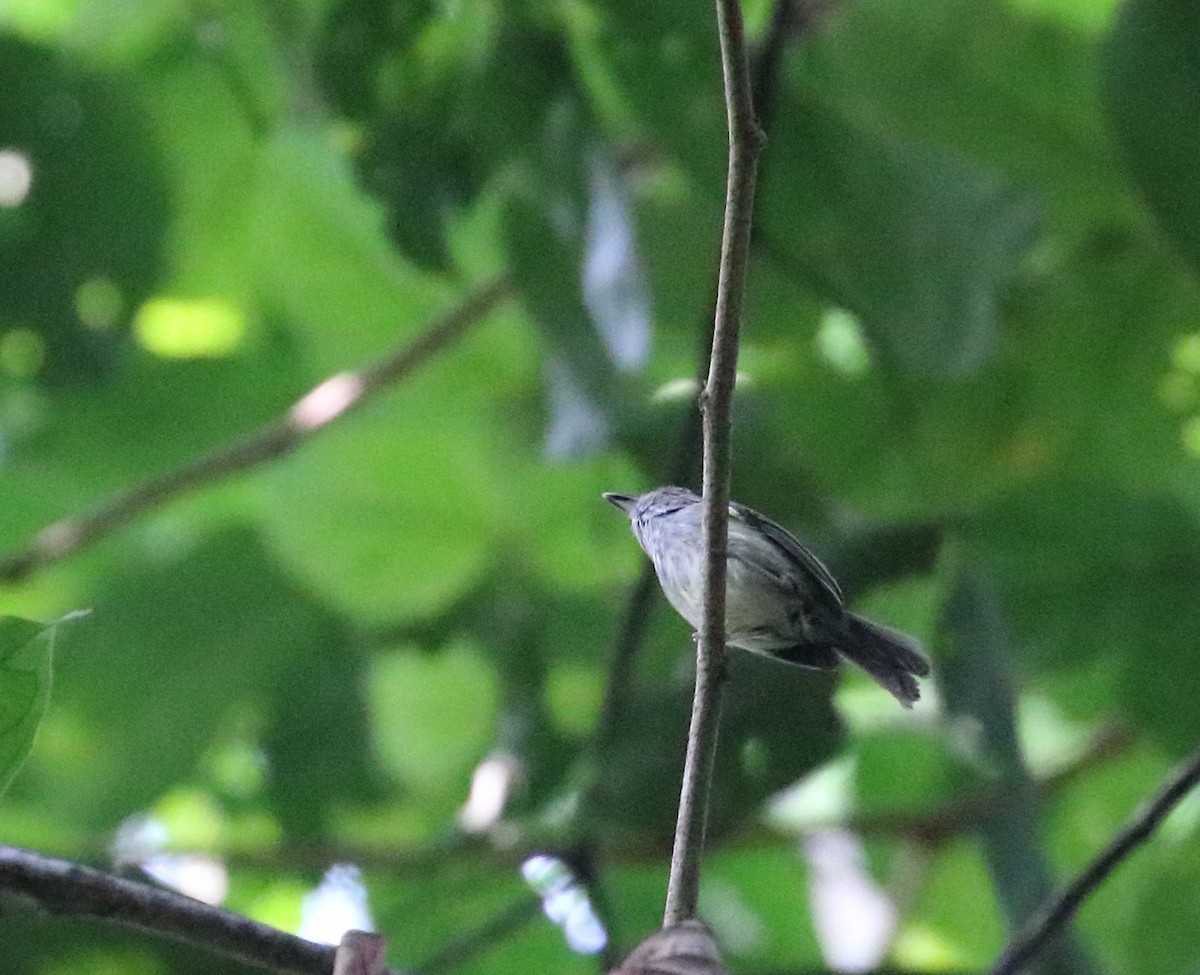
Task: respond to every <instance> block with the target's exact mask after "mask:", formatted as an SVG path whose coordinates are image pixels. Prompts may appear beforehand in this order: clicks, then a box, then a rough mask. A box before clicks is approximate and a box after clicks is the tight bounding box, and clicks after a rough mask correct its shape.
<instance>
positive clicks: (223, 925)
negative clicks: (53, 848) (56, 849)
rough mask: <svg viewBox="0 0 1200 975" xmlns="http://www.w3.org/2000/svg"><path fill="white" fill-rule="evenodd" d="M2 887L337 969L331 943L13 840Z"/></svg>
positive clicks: (74, 909)
mask: <svg viewBox="0 0 1200 975" xmlns="http://www.w3.org/2000/svg"><path fill="white" fill-rule="evenodd" d="M0 889H3V890H10V891H12V892H14V893H17V894H20V895H22V896H25V897H28V898H31V899H32V900H33V901H35V902H36V903H37V904H39V905H40V906H41V907H43V908H45V909H46V910H48V911H52V912H54V913H56V914H64V915H68V916H72V917H84V918H95V919H97V920H101V921H106V922H109V923H111V924H118V925H121V926H123V927H127V928H134V929H136V930H139V931H147V932H149V933H151V934H156V935H160V936H161V937H164V938H169V939H170V940H172V941H180V942H183V943H185V944H190V945H194V946H196V947H197V948H202V949H203V950H205V951H212V952H215V953H217V954H220V955H224V956H225V957H227V958H235V959H237V960H238V961H242V962H247V963H249V964H251V965H258V966H259V967H261V968H266V969H270V970H272V971H277V972H298V973H301V975H329V973H330V972H332V971H333V961H334V954H335V949H334V947H333V946H332V945H319V944H314V943H313V942H311V941H305V940H304V939H303V938H298V937H296V936H295V935H291V934H287V933H286V932H284V931H280V930H278V929H277V928H272V927H269V926H268V925H266V924H260V923H259V922H257V921H252V920H250V919H249V918H247V917H243V916H242V915H240V914H234V913H233V912H232V911H226V910H224V909H223V908H220V907H212V906H211V905H209V904H204V903H201V902H200V901H197V900H193V899H192V898H190V897H185V896H184V895H183V894H177V893H175V892H174V891H170V890H162V889H161V888H158V887H151V886H150V885H148V884H141V883H137V882H136V881H133V880H126V879H125V878H124V877H117V876H114V875H113V874H108V873H105V872H104V871H102V870H95V869H92V868H91V867H84V866H80V865H79V864H76V863H70V862H68V861H66V860H56V859H53V858H51V857H47V856H42V855H41V854H38V853H31V852H29V851H28V850H20V849H17V848H16V847H12V846H0ZM390 975H398V973H394V972H393V973H390Z"/></svg>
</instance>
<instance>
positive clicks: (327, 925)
mask: <svg viewBox="0 0 1200 975" xmlns="http://www.w3.org/2000/svg"><path fill="white" fill-rule="evenodd" d="M352 930H353V931H374V930H375V921H374V920H373V919H372V917H371V908H370V905H369V904H368V899H367V885H366V884H365V883H364V882H363V877H362V871H360V870H359V869H358V867H356V866H354V865H353V864H350V863H338V864H334V865H333V866H332V867H330V868H329V869H328V870H327V871H325V876H324V877H322V878H321V883H320V884H318V885H317V888H316V889H315V890H313V891H312V892H311V893H309V894H307V895H305V897H304V901H303V902H302V903H301V905H300V930H299V931H297V932H296V933H297V934H298V935H299V936H300V937H301V938H306V939H307V940H309V941H315V942H317V943H318V944H327V945H335V944H337V943H338V942H340V941H341V940H342V935H344V934H345V933H346V932H347V931H352Z"/></svg>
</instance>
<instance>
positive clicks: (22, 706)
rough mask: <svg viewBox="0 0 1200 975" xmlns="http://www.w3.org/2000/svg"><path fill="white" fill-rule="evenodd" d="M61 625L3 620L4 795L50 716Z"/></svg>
mask: <svg viewBox="0 0 1200 975" xmlns="http://www.w3.org/2000/svg"><path fill="white" fill-rule="evenodd" d="M57 625H58V624H57V623H51V624H49V625H44V624H42V623H34V622H31V621H30V620H23V619H19V618H18V617H15V616H0V793H2V792H3V791H4V789H5V788H6V787H7V786H8V783H9V782H11V781H12V777H13V776H14V775H15V774H16V772H17V769H19V768H20V767H21V763H22V762H23V761H25V756H26V755H28V754H29V750H30V748H32V747H33V739H34V735H36V734H37V729H38V725H39V724H40V723H41V720H42V715H43V714H45V712H46V704H47V702H48V701H49V700H50V672H51V666H50V661H51V656H52V652H53V649H54V632H55V629H56V627H57Z"/></svg>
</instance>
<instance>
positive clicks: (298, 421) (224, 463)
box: [0, 277, 509, 583]
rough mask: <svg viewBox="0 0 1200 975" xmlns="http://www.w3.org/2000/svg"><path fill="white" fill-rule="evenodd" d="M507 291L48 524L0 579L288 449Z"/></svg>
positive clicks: (481, 298) (476, 295)
mask: <svg viewBox="0 0 1200 975" xmlns="http://www.w3.org/2000/svg"><path fill="white" fill-rule="evenodd" d="M508 290H509V282H508V280H507V278H505V277H498V278H495V279H493V280H492V281H490V282H488V283H487V284H484V285H482V286H480V287H479V288H477V289H476V290H474V291H472V292H471V293H470V294H469V295H467V297H466V298H465V299H463V301H462V302H461V303H459V304H458V305H456V306H455V307H454V308H452V309H450V310H449V311H448V312H445V313H444V314H442V315H441V316H440V317H439V318H437V319H435V320H434V321H433V322H432V323H431V324H430V325H429V327H428V328H426V329H425V330H424V331H422V332H421V333H420V334H419V335H417V336H416V337H415V338H413V339H411V340H410V341H408V342H406V343H405V344H404V345H403V346H401V347H400V348H399V349H397V350H396V351H395V352H393V353H392V354H391V355H389V356H387V357H386V358H385V359H383V360H382V361H381V362H378V363H376V364H375V365H373V366H370V367H368V368H366V369H362V370H360V371H358V372H343V373H338V374H337V375H336V376H331V377H330V378H328V379H326V380H325V381H324V382H322V383H320V384H319V385H317V386H316V387H314V388H313V389H311V390H310V391H309V392H308V393H306V394H305V395H304V396H302V397H301V398H300V399H299V400H297V401H296V402H295V403H294V404H293V405H292V407H291V408H290V409H289V410H288V411H287V413H286V414H285V415H284V416H283V417H282V418H281V419H279V420H276V421H274V422H273V423H269V424H267V425H266V426H264V427H262V428H261V429H259V430H256V431H255V432H253V433H251V434H249V435H248V436H246V437H244V438H243V439H241V440H237V441H235V442H233V443H231V444H228V445H226V446H223V447H219V448H217V449H216V450H214V451H212V452H211V453H208V454H205V455H203V456H201V457H198V458H197V459H195V460H193V461H191V462H189V463H187V464H184V465H183V466H181V467H178V468H176V469H175V470H171V471H167V472H166V473H164V474H159V475H158V476H156V477H152V478H150V479H149V480H147V481H143V482H142V483H141V484H137V485H135V486H133V487H131V488H128V489H127V490H124V491H121V492H119V493H117V494H115V495H114V496H112V497H111V498H109V499H108V500H106V501H103V502H101V503H100V504H99V505H98V506H96V507H95V508H93V509H92V510H91V511H86V512H84V513H83V514H80V515H75V516H73V517H70V518H64V519H62V520H61V521H56V522H54V523H53V524H51V525H48V526H47V527H46V528H44V529H42V530H41V531H40V532H38V534H37V535H35V536H34V538H33V540H32V541H31V542H30V543H29V545H27V546H26V547H25V548H23V549H20V550H19V551H16V552H13V553H11V554H10V555H8V556H7V557H5V558H3V559H0V583H5V582H18V581H20V580H21V579H24V578H25V577H26V576H28V575H30V574H31V573H33V572H35V571H36V570H37V569H40V568H42V567H43V566H45V565H48V564H49V563H51V562H55V561H57V560H59V559H61V558H65V557H66V556H68V555H71V554H73V553H74V552H77V551H79V549H81V548H83V547H84V546H85V545H88V544H89V543H91V542H93V541H95V540H97V539H98V538H101V537H103V536H104V535H107V534H109V533H110V532H113V531H116V530H117V529H118V528H121V527H123V526H124V525H126V524H128V523H129V522H131V521H133V520H134V519H135V518H137V517H139V516H141V515H143V514H145V513H147V512H149V511H153V510H154V509H155V508H158V507H160V506H161V505H164V504H167V503H168V502H170V501H173V500H175V499H176V498H178V497H180V496H181V495H184V494H187V493H188V492H190V491H194V490H196V489H197V488H200V487H204V486H205V485H208V484H211V483H213V482H215V481H219V480H222V479H224V478H227V477H230V476H232V475H233V474H237V473H240V472H241V471H244V470H247V469H249V468H251V467H256V466H257V465H259V464H262V463H265V462H266V461H269V460H273V459H275V458H277V457H283V456H284V455H286V454H289V453H291V452H292V451H293V450H295V449H296V448H297V447H298V446H300V444H301V443H303V442H304V441H305V440H306V439H307V438H308V437H309V436H311V435H312V434H314V433H316V432H317V431H318V430H320V429H322V428H323V427H325V426H327V425H328V424H329V423H332V422H333V421H334V420H336V419H337V418H338V417H340V416H343V415H344V414H346V413H348V412H349V411H350V410H351V409H353V408H355V407H358V406H361V405H362V404H363V403H365V402H366V401H367V400H368V399H370V398H371V397H372V396H373V395H374V394H375V393H378V392H379V391H381V390H383V389H385V388H387V387H389V386H392V385H394V384H395V383H397V382H398V381H400V380H401V379H403V378H404V377H405V376H407V375H408V374H409V373H411V372H412V371H413V370H414V369H416V368H417V367H418V366H420V365H421V364H423V363H424V362H425V361H426V360H427V359H429V358H430V357H431V356H433V355H434V354H435V353H437V352H439V351H441V350H442V349H444V348H445V347H446V346H448V345H450V344H451V343H453V342H454V341H456V340H457V339H458V338H459V337H460V336H461V335H462V334H463V333H465V332H466V331H467V330H468V329H469V328H470V327H471V326H472V325H475V324H476V323H477V322H479V321H480V320H481V319H483V317H484V316H485V315H486V314H487V313H488V312H489V311H491V310H492V308H493V307H494V306H495V305H496V303H497V302H498V301H499V300H500V299H501V298H502V297H504V296H505V295H506V294H507V293H508Z"/></svg>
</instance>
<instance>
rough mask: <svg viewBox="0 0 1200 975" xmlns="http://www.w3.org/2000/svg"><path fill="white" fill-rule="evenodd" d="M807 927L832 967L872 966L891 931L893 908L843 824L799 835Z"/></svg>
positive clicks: (858, 969)
mask: <svg viewBox="0 0 1200 975" xmlns="http://www.w3.org/2000/svg"><path fill="white" fill-rule="evenodd" d="M804 858H805V860H807V861H808V871H809V873H808V891H809V901H810V905H811V908H812V919H813V927H814V929H815V931H816V935H817V943H818V944H819V945H820V946H821V954H822V955H823V956H824V958H825V963H826V964H827V965H828V966H829V967H830V968H831V969H833V970H834V971H835V972H869V971H873V970H874V969H875V968H877V967H878V966H879V964H880V963H881V962H882V961H883V960H884V958H885V957H886V956H887V953H888V950H889V948H890V947H891V944H892V940H893V938H895V936H896V920H897V912H896V907H895V905H894V904H893V903H892V902H891V899H890V898H889V897H888V896H887V895H886V894H885V893H884V892H883V890H882V889H881V888H880V886H879V885H878V884H877V883H875V881H874V879H873V878H872V877H871V874H870V871H869V870H868V869H867V855H866V852H865V851H864V850H863V847H862V843H861V842H860V841H859V838H858V837H857V836H855V835H854V834H853V833H851V832H850V831H849V830H842V829H831V830H823V831H821V832H817V833H813V834H811V835H810V836H807V837H805V839H804Z"/></svg>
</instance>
